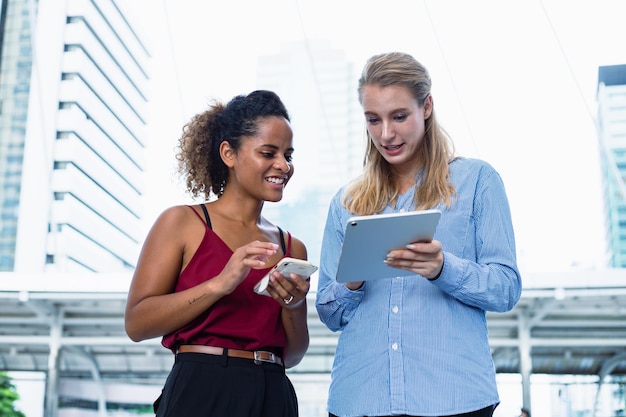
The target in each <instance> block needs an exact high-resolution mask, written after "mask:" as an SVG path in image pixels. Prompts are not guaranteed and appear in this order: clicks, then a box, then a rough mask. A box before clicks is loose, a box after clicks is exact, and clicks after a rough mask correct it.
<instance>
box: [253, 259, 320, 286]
mask: <svg viewBox="0 0 626 417" xmlns="http://www.w3.org/2000/svg"><path fill="white" fill-rule="evenodd" d="M274 271H278V272H280V273H281V274H282V275H283V276H284V277H286V278H290V275H291V274H296V275H299V276H301V277H302V278H304V279H306V278H309V277H310V276H311V274H313V273H314V272H315V271H317V266H315V265H313V264H312V263H310V262H308V261H303V260H302V259H296V258H289V257H285V258H283V259H281V260H280V261H279V262H278V263H277V264H276V266H274V267H273V268H272V269H271V270H270V271H269V272H268V273H267V274H265V276H264V277H263V278H261V280H260V281H259V282H258V283H257V284H256V285H255V286H254V292H255V293H257V294H261V295H267V296H270V293H268V292H267V286H268V285H269V283H270V275H272V273H274Z"/></svg>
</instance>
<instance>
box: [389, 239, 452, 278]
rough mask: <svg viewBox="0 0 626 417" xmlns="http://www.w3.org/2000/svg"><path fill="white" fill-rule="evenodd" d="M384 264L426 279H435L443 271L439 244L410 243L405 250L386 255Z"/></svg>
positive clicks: (437, 242)
mask: <svg viewBox="0 0 626 417" xmlns="http://www.w3.org/2000/svg"><path fill="white" fill-rule="evenodd" d="M385 263H386V264H387V265H389V266H390V267H392V268H399V269H404V270H407V271H411V272H414V273H416V274H419V275H421V276H423V277H424V278H428V279H436V278H438V277H439V274H441V270H442V269H443V250H442V247H441V242H439V241H438V240H433V241H432V242H428V243H411V244H410V245H407V246H406V248H405V249H396V250H393V251H391V252H389V253H388V254H387V258H386V259H385Z"/></svg>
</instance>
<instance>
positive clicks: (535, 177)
mask: <svg viewBox="0 0 626 417" xmlns="http://www.w3.org/2000/svg"><path fill="white" fill-rule="evenodd" d="M129 6H131V7H133V8H135V11H136V12H137V13H138V14H139V16H140V17H141V20H142V22H143V23H144V25H145V27H144V32H145V34H146V37H147V39H148V40H149V47H150V49H151V51H152V54H153V58H154V67H153V69H152V71H153V74H152V75H153V81H154V82H153V86H152V92H151V100H152V113H151V121H152V125H151V137H150V139H149V141H150V155H151V156H150V160H149V184H148V189H149V195H150V196H151V200H150V201H151V206H150V207H149V209H148V212H147V218H148V220H149V222H150V223H151V222H152V221H153V219H154V217H155V216H156V215H157V214H158V213H159V212H161V211H162V210H163V209H164V208H165V207H167V206H169V205H173V204H180V203H185V202H188V201H189V199H188V197H187V196H186V195H185V194H184V192H183V191H182V188H181V187H180V186H178V185H177V182H176V179H175V177H174V176H173V163H174V153H173V147H174V145H175V141H176V139H177V137H178V136H179V133H180V130H181V127H182V125H183V124H184V123H185V122H186V121H187V120H188V119H189V118H190V117H191V116H192V115H193V114H195V113H197V112H200V111H203V110H204V109H205V108H206V106H207V104H208V102H209V101H210V99H212V98H219V99H223V100H228V99H229V98H231V97H232V96H233V95H236V94H240V93H245V92H249V91H251V90H253V89H254V88H256V84H255V82H256V63H257V57H258V56H259V55H264V54H274V53H277V52H278V51H279V50H280V48H281V45H283V44H284V43H285V42H289V41H293V40H303V39H308V40H317V39H326V40H329V41H330V45H331V46H332V47H333V48H337V49H342V50H344V51H345V52H346V55H347V57H348V58H349V59H350V60H352V61H353V62H354V63H355V65H356V68H357V69H360V68H361V67H362V65H363V63H364V61H365V60H366V59H367V58H368V57H369V56H371V55H373V54H375V53H379V52H384V51H391V50H400V51H405V52H408V53H411V54H413V55H414V56H415V57H416V58H417V59H418V60H419V61H421V62H423V63H424V64H425V65H426V66H427V67H428V69H429V71H430V73H431V77H432V79H433V84H434V86H433V96H434V100H435V108H436V109H437V112H438V117H439V119H440V121H441V122H442V123H443V125H444V127H445V128H446V130H448V132H449V133H450V134H451V135H452V137H453V140H454V141H455V144H456V146H457V151H458V153H459V154H461V155H464V156H472V157H478V158H481V159H485V160H486V161H488V162H489V163H491V164H492V165H493V166H494V167H495V168H496V169H497V170H498V171H499V172H500V174H501V175H502V177H503V179H504V182H505V186H506V188H507V192H508V195H509V199H510V202H511V206H512V213H513V219H514V226H515V232H516V237H517V242H518V253H519V261H520V266H521V268H522V269H523V270H528V271H533V270H534V271H548V270H566V269H568V268H572V267H577V268H580V267H586V268H589V267H598V266H599V265H602V264H604V262H605V255H604V253H605V248H604V243H603V241H604V240H603V239H604V234H603V233H604V232H603V222H604V219H603V211H602V200H601V198H602V196H601V192H600V181H599V178H600V177H599V165H598V160H599V152H600V149H599V146H598V141H597V135H596V126H595V123H596V121H595V117H596V102H595V93H596V87H597V73H598V67H599V66H602V65H614V64H626V48H625V47H624V40H625V39H626V25H625V24H624V16H625V15H626V13H625V12H626V7H625V6H624V2H622V1H620V0H593V1H592V0H587V1H583V0H581V1H576V2H573V1H568V0H545V1H532V0H511V1H501V0H479V1H467V0H437V1H434V0H433V1H415V0H390V1H385V2H383V1H380V0H379V1H373V0H360V1H347V0H344V1H337V0H299V1H298V0H267V1H258V0H246V1H233V2H215V1H196V0H176V1H172V0H169V1H167V0H160V1H155V0H133V2H132V3H131V4H130V5H129ZM356 77H357V74H355V80H354V82H355V86H356ZM294 140H295V141H296V143H297V135H296V137H295V138H294ZM298 175H306V173H303V172H302V171H298ZM287 192H288V191H287Z"/></svg>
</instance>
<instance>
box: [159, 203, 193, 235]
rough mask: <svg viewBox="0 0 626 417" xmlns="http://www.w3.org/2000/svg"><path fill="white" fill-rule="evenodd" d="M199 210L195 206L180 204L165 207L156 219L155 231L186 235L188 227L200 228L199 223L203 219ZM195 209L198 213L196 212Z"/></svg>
mask: <svg viewBox="0 0 626 417" xmlns="http://www.w3.org/2000/svg"><path fill="white" fill-rule="evenodd" d="M197 210H199V209H198V208H197V207H195V206H188V205H178V206H172V207H169V208H167V209H165V210H164V211H163V212H161V214H160V215H159V216H158V217H157V219H156V220H155V222H154V224H153V226H152V229H151V231H150V233H151V234H153V233H159V234H161V233H163V234H166V235H169V234H176V235H178V236H181V235H184V233H181V232H184V231H185V230H186V229H188V228H196V229H197V228H198V224H200V222H201V221H202V220H201V218H199V217H198V216H199V214H198V213H197ZM194 211H195V212H196V213H194Z"/></svg>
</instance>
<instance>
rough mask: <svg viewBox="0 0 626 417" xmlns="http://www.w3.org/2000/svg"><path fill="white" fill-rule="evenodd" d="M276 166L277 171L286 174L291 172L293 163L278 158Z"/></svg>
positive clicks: (283, 158)
mask: <svg viewBox="0 0 626 417" xmlns="http://www.w3.org/2000/svg"><path fill="white" fill-rule="evenodd" d="M274 166H275V167H276V169H278V170H280V171H283V172H285V173H287V172H289V171H291V162H289V161H288V160H287V159H286V158H285V157H282V158H278V160H277V161H276V164H275V165H274Z"/></svg>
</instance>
